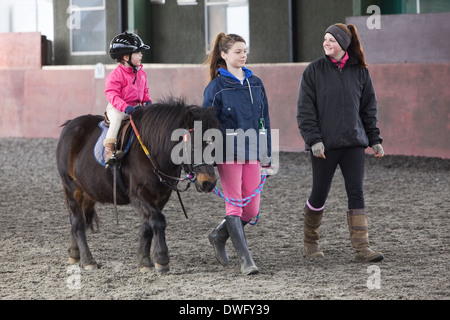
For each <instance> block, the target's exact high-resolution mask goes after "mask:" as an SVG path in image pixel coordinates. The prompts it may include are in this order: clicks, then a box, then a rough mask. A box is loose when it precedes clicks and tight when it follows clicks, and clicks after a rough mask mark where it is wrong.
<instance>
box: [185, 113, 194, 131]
mask: <svg viewBox="0 0 450 320" xmlns="http://www.w3.org/2000/svg"><path fill="white" fill-rule="evenodd" d="M184 125H185V128H188V129H191V128H193V127H194V114H193V113H192V111H191V110H188V111H187V112H186V115H185V116H184Z"/></svg>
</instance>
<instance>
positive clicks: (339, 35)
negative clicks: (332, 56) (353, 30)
mask: <svg viewBox="0 0 450 320" xmlns="http://www.w3.org/2000/svg"><path fill="white" fill-rule="evenodd" d="M325 33H330V34H331V35H332V36H333V37H334V38H335V39H336V41H337V42H338V43H339V45H340V46H341V48H342V50H344V51H347V49H348V47H349V45H350V43H351V42H352V39H351V38H350V37H349V36H348V34H347V33H346V32H345V31H344V30H342V29H341V28H339V27H338V26H337V25H334V24H333V25H331V26H329V27H328V28H327V30H325Z"/></svg>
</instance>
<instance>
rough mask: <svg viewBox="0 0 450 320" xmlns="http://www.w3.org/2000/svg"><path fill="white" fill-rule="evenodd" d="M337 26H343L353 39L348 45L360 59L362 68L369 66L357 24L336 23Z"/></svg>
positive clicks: (359, 63)
mask: <svg viewBox="0 0 450 320" xmlns="http://www.w3.org/2000/svg"><path fill="white" fill-rule="evenodd" d="M335 26H337V27H339V28H341V29H342V30H343V31H344V32H345V33H346V34H347V35H348V36H349V37H350V39H351V40H352V41H351V42H350V45H349V47H348V50H349V51H351V52H353V54H354V55H355V56H356V58H357V59H358V65H359V66H360V67H361V68H365V67H367V62H366V58H365V55H364V50H363V48H362V46H361V42H360V41H359V36H358V31H357V30H356V27H355V25H353V24H349V25H345V24H343V23H336V24H335Z"/></svg>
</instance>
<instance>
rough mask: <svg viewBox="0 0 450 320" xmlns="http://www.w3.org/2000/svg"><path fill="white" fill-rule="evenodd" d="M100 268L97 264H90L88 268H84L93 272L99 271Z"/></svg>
mask: <svg viewBox="0 0 450 320" xmlns="http://www.w3.org/2000/svg"><path fill="white" fill-rule="evenodd" d="M97 269H98V266H97V265H96V264H88V265H87V266H85V267H84V270H86V271H92V270H97Z"/></svg>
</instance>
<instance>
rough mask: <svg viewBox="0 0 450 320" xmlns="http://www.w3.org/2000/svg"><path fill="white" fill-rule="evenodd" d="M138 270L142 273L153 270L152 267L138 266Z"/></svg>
mask: <svg viewBox="0 0 450 320" xmlns="http://www.w3.org/2000/svg"><path fill="white" fill-rule="evenodd" d="M139 271H140V272H142V273H147V272H151V271H153V268H152V267H140V268H139Z"/></svg>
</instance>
